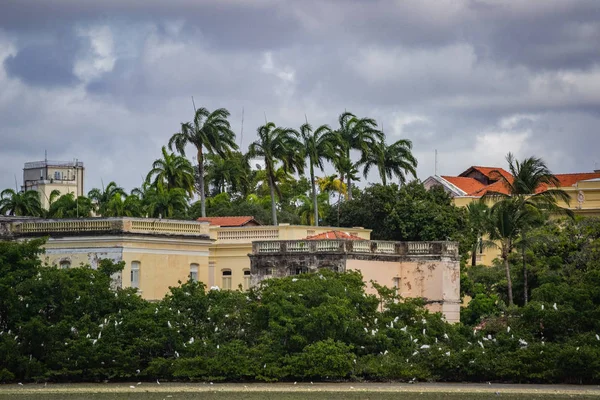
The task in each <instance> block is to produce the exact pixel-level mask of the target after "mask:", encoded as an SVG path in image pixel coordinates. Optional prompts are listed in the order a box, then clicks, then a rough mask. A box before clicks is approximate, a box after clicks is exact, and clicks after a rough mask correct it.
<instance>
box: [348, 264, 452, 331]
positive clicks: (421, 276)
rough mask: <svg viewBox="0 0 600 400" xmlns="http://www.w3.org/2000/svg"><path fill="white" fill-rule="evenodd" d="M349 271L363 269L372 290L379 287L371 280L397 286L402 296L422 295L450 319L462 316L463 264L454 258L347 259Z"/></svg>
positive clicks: (434, 310)
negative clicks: (405, 259) (461, 274)
mask: <svg viewBox="0 0 600 400" xmlns="http://www.w3.org/2000/svg"><path fill="white" fill-rule="evenodd" d="M346 270H347V271H352V270H354V271H360V272H361V273H362V275H363V278H364V281H365V282H366V283H367V286H368V289H367V291H368V292H369V293H373V294H375V293H376V290H375V289H374V288H373V287H372V285H370V284H369V282H370V281H371V280H373V281H375V282H377V283H378V284H380V285H384V286H387V287H389V288H394V287H395V286H396V285H395V283H396V282H395V280H396V279H397V282H398V284H399V286H398V291H399V294H400V295H401V296H403V297H410V298H416V297H421V298H424V299H425V300H426V301H427V303H428V304H427V308H428V309H429V310H430V311H432V312H437V311H439V312H442V313H443V314H444V316H445V317H446V320H448V321H449V322H458V321H459V320H460V266H459V262H458V261H452V260H441V261H440V260H422V261H418V260H417V261H370V260H351V259H348V260H347V261H346Z"/></svg>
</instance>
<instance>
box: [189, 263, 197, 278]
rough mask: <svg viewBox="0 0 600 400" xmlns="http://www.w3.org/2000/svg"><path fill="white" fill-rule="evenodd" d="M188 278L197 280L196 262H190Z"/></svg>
mask: <svg viewBox="0 0 600 400" xmlns="http://www.w3.org/2000/svg"><path fill="white" fill-rule="evenodd" d="M190 280H191V281H192V282H198V264H190Z"/></svg>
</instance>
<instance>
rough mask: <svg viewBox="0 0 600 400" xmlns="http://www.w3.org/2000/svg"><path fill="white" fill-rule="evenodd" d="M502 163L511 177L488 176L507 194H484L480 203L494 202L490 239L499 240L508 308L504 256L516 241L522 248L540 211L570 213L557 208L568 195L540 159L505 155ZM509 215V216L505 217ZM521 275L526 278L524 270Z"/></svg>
mask: <svg viewBox="0 0 600 400" xmlns="http://www.w3.org/2000/svg"><path fill="white" fill-rule="evenodd" d="M506 161H507V162H508V167H509V171H510V173H511V174H512V177H505V176H504V175H502V173H501V172H500V171H498V170H495V171H492V174H493V175H495V177H496V178H497V179H498V180H499V181H500V182H502V184H503V186H504V187H505V189H506V191H507V194H506V193H501V192H498V191H496V192H488V193H486V194H485V195H484V196H483V200H484V201H485V200H488V199H491V200H493V201H497V203H496V204H494V206H493V207H492V212H491V215H492V226H491V229H490V239H491V240H499V241H500V243H501V258H502V260H503V262H504V267H505V270H506V279H507V281H508V299H509V304H511V305H512V304H513V296H512V281H511V278H510V270H509V264H508V255H509V254H510V252H511V251H512V250H513V249H514V243H515V241H516V240H518V239H519V237H520V238H521V239H522V245H523V246H525V243H526V240H524V239H523V235H524V234H525V232H526V231H527V230H528V229H530V228H531V227H532V226H533V225H535V224H536V223H539V221H540V220H541V218H540V214H541V212H542V211H550V212H554V213H563V214H566V215H569V216H571V217H572V216H573V212H572V211H571V210H568V209H563V208H561V207H559V206H558V201H559V200H562V201H563V202H565V203H566V204H567V205H568V204H569V200H570V198H569V195H568V194H567V193H566V192H565V191H564V190H562V189H560V188H559V187H560V181H559V180H558V178H556V176H554V175H553V174H552V172H550V169H548V167H547V166H546V163H545V162H544V161H543V160H542V159H541V158H537V157H529V158H526V159H525V160H523V161H521V162H519V161H517V160H515V159H514V157H513V155H512V154H511V153H508V155H507V156H506ZM509 213H512V215H508V214H509ZM523 254H524V248H523ZM523 274H524V275H527V270H526V268H525V269H524V271H523ZM525 280H526V278H525ZM526 290H527V288H526ZM526 290H525V291H526Z"/></svg>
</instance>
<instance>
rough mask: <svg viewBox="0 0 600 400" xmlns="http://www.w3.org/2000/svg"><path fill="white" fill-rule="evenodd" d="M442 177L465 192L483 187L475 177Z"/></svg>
mask: <svg viewBox="0 0 600 400" xmlns="http://www.w3.org/2000/svg"><path fill="white" fill-rule="evenodd" d="M442 178H443V179H444V180H446V181H448V182H450V183H451V184H453V185H454V186H456V187H457V188H459V189H460V190H462V191H463V192H465V193H471V192H474V191H476V190H480V189H482V188H484V187H485V185H484V184H483V183H481V182H479V181H478V180H477V179H475V178H466V177H463V176H442Z"/></svg>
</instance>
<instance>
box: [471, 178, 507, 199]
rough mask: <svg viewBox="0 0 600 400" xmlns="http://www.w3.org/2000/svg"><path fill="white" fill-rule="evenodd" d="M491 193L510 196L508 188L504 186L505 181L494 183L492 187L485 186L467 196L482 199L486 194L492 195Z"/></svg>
mask: <svg viewBox="0 0 600 400" xmlns="http://www.w3.org/2000/svg"><path fill="white" fill-rule="evenodd" d="M490 192H491V193H502V194H508V188H507V187H506V185H505V184H504V181H497V182H494V183H492V184H491V185H487V186H483V187H482V188H481V189H479V190H475V191H473V192H470V193H469V194H467V196H472V197H481V196H483V195H484V194H486V193H490Z"/></svg>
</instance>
